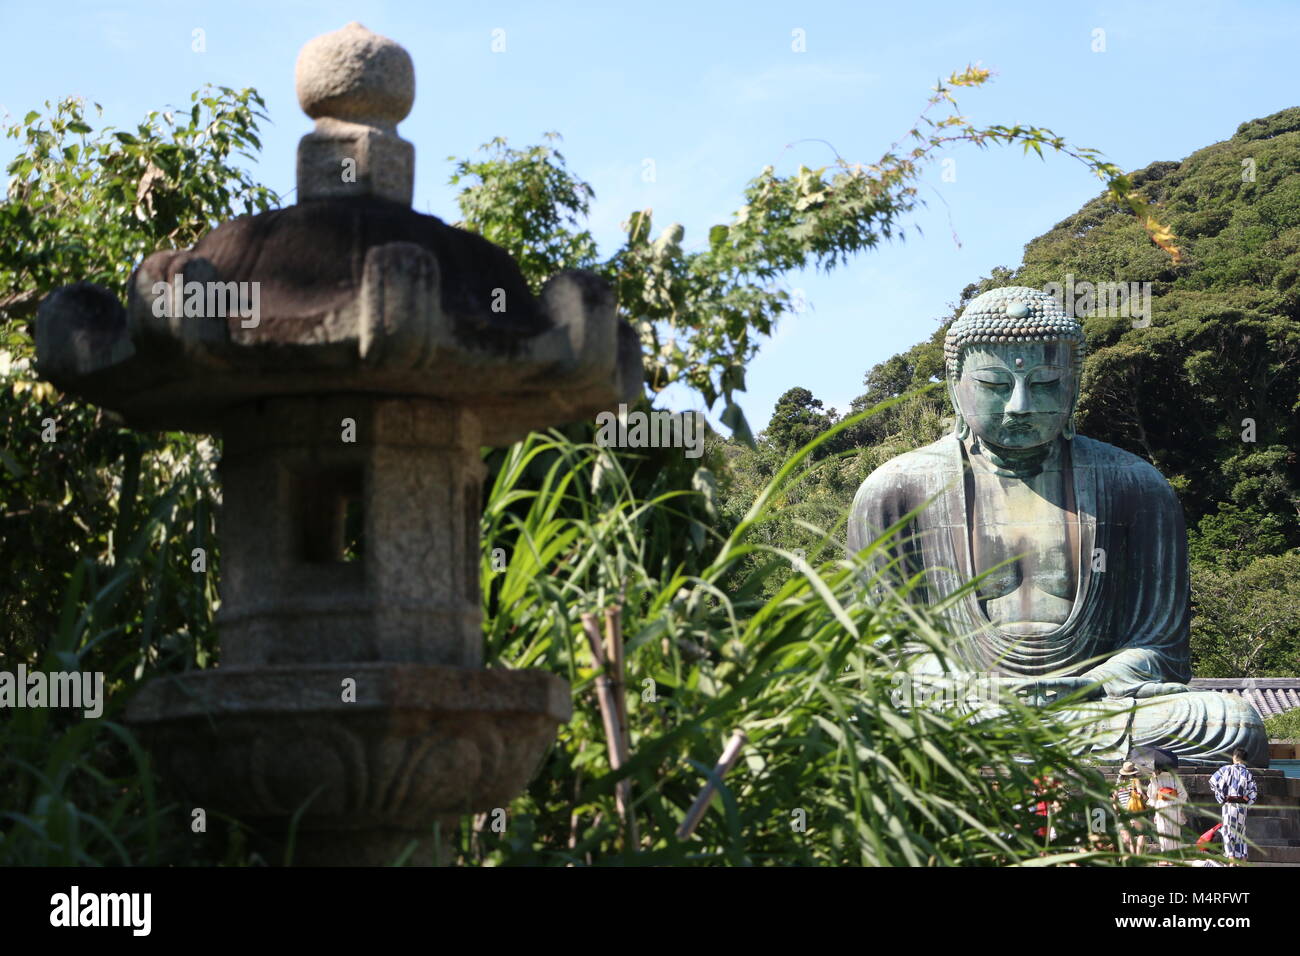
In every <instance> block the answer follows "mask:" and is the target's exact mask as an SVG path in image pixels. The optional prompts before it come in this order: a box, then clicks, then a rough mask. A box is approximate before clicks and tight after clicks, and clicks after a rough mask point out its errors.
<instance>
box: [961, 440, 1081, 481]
mask: <svg viewBox="0 0 1300 956" xmlns="http://www.w3.org/2000/svg"><path fill="white" fill-rule="evenodd" d="M963 444H964V445H965V446H966V454H967V456H968V458H969V459H970V460H971V461H973V462H974V461H979V460H983V462H984V463H986V464H987V466H988V468H989V469H990V470H991V471H993V473H994V474H996V475H999V476H1001V477H1003V478H1019V479H1021V480H1028V479H1030V478H1033V477H1034V476H1035V475H1038V474H1041V473H1042V471H1043V470H1044V469H1045V468H1046V467H1047V465H1048V463H1049V462H1052V461H1055V459H1056V457H1057V446H1058V444H1059V441H1058V440H1057V439H1053V440H1052V441H1049V442H1047V444H1045V445H1038V446H1037V447H1035V448H1003V447H1001V446H1000V445H992V444H990V443H988V442H986V441H982V440H980V439H978V438H976V437H975V436H974V435H971V436H970V437H969V438H967V439H965V441H964V442H963Z"/></svg>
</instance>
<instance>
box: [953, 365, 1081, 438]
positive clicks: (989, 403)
mask: <svg viewBox="0 0 1300 956" xmlns="http://www.w3.org/2000/svg"><path fill="white" fill-rule="evenodd" d="M962 354H963V361H962V363H961V377H960V378H959V379H958V381H957V382H956V383H955V385H954V387H953V393H954V400H955V401H956V403H957V407H958V410H959V413H960V414H961V416H962V417H963V418H964V419H965V420H966V424H967V425H969V426H970V430H971V432H972V434H974V435H975V436H976V437H977V438H978V439H979V440H980V441H981V442H985V443H987V444H989V445H992V446H994V447H997V448H1007V449H1022V448H1036V447H1038V446H1040V445H1045V444H1047V443H1048V442H1050V441H1052V440H1053V439H1054V438H1056V436H1057V435H1059V434H1061V431H1062V429H1063V428H1064V427H1065V423H1066V421H1067V420H1068V419H1069V417H1070V412H1071V410H1072V409H1073V407H1074V399H1075V393H1076V389H1077V387H1078V378H1077V376H1076V374H1075V371H1074V369H1073V367H1072V366H1071V361H1070V360H1071V346H1070V344H1069V343H1068V342H1024V343H1014V344H1006V345H973V346H969V347H967V348H966V349H964V350H963V353H962Z"/></svg>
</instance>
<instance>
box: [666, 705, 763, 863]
mask: <svg viewBox="0 0 1300 956" xmlns="http://www.w3.org/2000/svg"><path fill="white" fill-rule="evenodd" d="M748 741H749V738H748V737H746V736H745V732H744V731H743V730H737V731H736V732H735V733H733V734H732V735H731V739H730V740H728V741H727V746H726V747H724V748H723V751H722V756H721V757H720V758H718V764H717V766H715V767H714V768H713V773H711V774H709V779H708V782H707V783H705V785H704V789H703V790H701V791H700V795H699V796H698V797H696V798H695V802H694V803H692V804H691V808H690V809H689V810H687V811H686V817H685V819H683V820H682V824H681V826H679V827H678V828H677V839H679V840H685V839H687V838H688V837H689V836H690V835H691V834H692V833H694V832H695V828H696V827H697V826H699V825H700V821H701V820H703V819H704V811H705V810H707V809H708V808H709V801H710V800H712V799H713V793H714V791H715V790H717V788H718V784H720V783H722V778H723V777H725V776H726V775H727V773H728V772H729V771H730V770H731V768H732V767H734V766H735V765H736V761H737V759H739V757H740V751H741V748H743V747H744V746H745V744H746V743H748Z"/></svg>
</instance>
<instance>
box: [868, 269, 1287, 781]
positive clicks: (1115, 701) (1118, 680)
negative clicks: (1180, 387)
mask: <svg viewBox="0 0 1300 956" xmlns="http://www.w3.org/2000/svg"><path fill="white" fill-rule="evenodd" d="M1083 349H1084V344H1083V329H1082V327H1081V326H1080V325H1079V323H1078V322H1077V321H1076V320H1075V319H1074V318H1073V317H1072V316H1069V315H1067V314H1066V313H1065V312H1064V311H1063V310H1062V309H1061V307H1060V305H1059V303H1058V302H1057V301H1056V300H1055V299H1054V298H1053V297H1052V296H1050V295H1048V294H1047V293H1045V292H1041V291H1038V290H1036V289H1029V288H1024V287H1008V288H1001V289H993V290H991V291H989V292H986V293H984V294H983V295H981V296H979V297H978V298H976V299H974V300H973V301H972V302H971V303H970V304H969V305H968V306H967V307H966V309H965V310H964V311H963V312H962V314H961V316H960V318H958V319H957V321H956V322H954V323H953V324H952V326H951V327H950V328H949V330H948V333H947V337H946V339H945V353H946V359H947V380H948V387H949V389H950V395H951V397H952V401H953V407H954V408H955V409H956V412H957V418H956V429H955V432H954V433H953V434H950V435H948V436H946V437H944V438H942V439H940V440H939V441H937V442H935V443H934V444H931V445H928V446H926V447H924V448H919V449H917V450H915V451H912V452H908V453H907V454H904V455H900V456H898V457H897V458H894V459H892V460H890V461H888V462H886V463H885V464H884V465H882V466H881V467H880V468H878V469H876V470H875V471H874V472H873V473H872V474H871V475H870V476H869V477H868V478H867V480H866V481H865V482H863V484H862V487H861V488H860V489H859V490H858V493H857V496H856V497H855V499H854V502H853V510H852V513H851V515H850V518H849V528H848V546H849V549H850V551H852V552H857V551H859V550H860V549H862V548H863V547H865V546H866V545H867V544H868V543H870V542H871V541H872V540H874V539H875V538H876V537H877V536H878V535H879V534H880V533H882V532H883V531H884V530H885V529H887V528H889V527H890V526H891V525H894V524H895V523H897V522H899V521H901V520H902V519H903V518H904V517H905V516H906V515H908V513H909V512H912V511H914V510H917V509H920V510H919V511H918V513H917V514H916V515H915V516H914V517H913V518H912V519H911V520H910V521H909V522H908V524H907V525H906V526H905V527H904V530H903V531H902V532H901V533H900V534H899V535H898V536H897V537H896V538H895V539H894V541H893V542H892V543H891V545H890V547H889V548H888V549H887V550H886V551H885V552H884V554H883V555H882V559H883V560H882V564H883V563H886V562H887V561H888V560H893V559H897V564H896V565H895V570H897V571H899V572H901V573H903V574H905V575H907V576H909V577H910V576H914V575H918V574H919V575H921V577H920V578H919V581H920V582H921V583H920V586H919V593H920V595H921V596H922V598H923V599H924V600H926V601H927V602H928V603H935V602H940V601H943V600H944V599H945V598H947V599H949V600H948V601H946V602H945V603H944V604H943V607H942V609H941V611H940V613H941V616H942V617H943V619H944V620H945V621H946V623H947V624H948V625H949V627H950V628H951V631H952V633H953V634H954V637H955V643H954V645H953V648H952V651H951V655H950V656H949V657H948V659H947V662H946V666H941V665H940V664H939V661H938V659H937V657H936V656H935V655H933V654H927V655H922V656H920V657H918V658H917V659H915V660H913V661H911V662H910V663H909V665H908V668H909V671H910V672H911V673H913V674H918V675H920V674H928V675H939V676H943V675H944V674H946V675H953V674H964V675H967V676H969V675H971V674H979V675H981V676H982V677H985V678H986V679H991V680H993V681H995V682H997V684H998V685H1000V686H1006V687H1008V688H1015V689H1016V690H1017V692H1020V693H1022V694H1023V693H1024V691H1025V689H1026V688H1030V689H1032V694H1033V696H1034V698H1035V699H1037V700H1040V701H1042V700H1047V699H1051V698H1053V697H1058V696H1072V701H1071V703H1070V704H1069V705H1068V706H1069V708H1070V710H1069V713H1071V714H1077V715H1079V716H1080V717H1081V718H1082V720H1081V721H1080V723H1081V724H1082V723H1084V722H1086V724H1087V727H1086V732H1084V733H1081V734H1080V735H1079V738H1078V739H1079V741H1080V746H1081V748H1082V749H1086V750H1089V751H1091V752H1092V753H1093V754H1094V755H1096V756H1098V757H1099V758H1103V759H1116V758H1118V757H1121V756H1123V755H1124V754H1125V753H1126V752H1127V751H1128V750H1129V749H1130V748H1131V747H1135V746H1143V745H1145V746H1156V747H1160V748H1162V749H1165V750H1169V751H1172V752H1174V753H1176V754H1178V755H1179V757H1180V759H1182V760H1183V761H1186V762H1192V763H1197V762H1209V761H1218V762H1221V761H1222V760H1223V759H1226V755H1228V754H1230V753H1231V752H1232V750H1233V748H1235V747H1244V748H1245V749H1246V751H1247V753H1248V754H1249V755H1250V762H1251V763H1254V764H1256V765H1266V764H1267V750H1268V740H1267V735H1266V734H1265V732H1264V726H1263V722H1262V721H1261V719H1260V717H1259V715H1258V714H1257V713H1256V712H1255V710H1254V708H1253V707H1251V706H1250V704H1249V703H1248V702H1247V701H1245V700H1243V699H1242V698H1240V697H1235V696H1231V695H1226V694H1219V693H1216V692H1213V691H1206V692H1198V691H1193V690H1191V689H1190V688H1189V687H1188V686H1187V681H1188V680H1189V679H1190V677H1191V668H1190V661H1189V652H1188V626H1189V617H1190V607H1189V600H1190V589H1189V583H1188V569H1187V537H1186V530H1185V528H1184V524H1183V512H1182V507H1181V505H1180V504H1179V502H1178V498H1177V497H1176V495H1175V494H1174V491H1173V489H1172V488H1171V487H1170V486H1169V483H1168V482H1166V481H1165V479H1164V478H1163V477H1162V476H1161V474H1160V473H1159V472H1158V471H1157V470H1156V469H1155V468H1154V467H1152V466H1151V465H1150V464H1149V463H1147V462H1146V461H1144V460H1142V459H1141V458H1138V457H1137V456H1135V455H1132V454H1130V453H1129V452H1126V451H1123V450H1122V449H1119V448H1116V447H1115V446H1113V445H1108V444H1105V443H1104V442H1099V441H1094V440H1092V439H1089V438H1085V437H1083V436H1076V435H1075V433H1074V421H1073V419H1074V411H1075V403H1076V401H1077V399H1078V392H1079V377H1080V372H1081V368H1082V361H1083ZM971 582H974V583H973V586H972V587H970V588H967V590H966V593H965V594H964V595H960V596H959V595H958V592H960V591H961V590H962V588H963V586H965V585H967V584H970V583H971Z"/></svg>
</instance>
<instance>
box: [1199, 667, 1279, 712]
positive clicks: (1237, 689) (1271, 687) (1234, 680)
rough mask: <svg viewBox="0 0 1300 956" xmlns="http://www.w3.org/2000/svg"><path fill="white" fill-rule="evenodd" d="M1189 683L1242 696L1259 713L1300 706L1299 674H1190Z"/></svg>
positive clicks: (1204, 688) (1202, 688)
mask: <svg viewBox="0 0 1300 956" xmlns="http://www.w3.org/2000/svg"><path fill="white" fill-rule="evenodd" d="M1191 687H1192V689H1193V690H1217V691H1218V692H1219V693H1221V694H1236V695H1237V696H1238V697H1244V698H1246V700H1248V701H1250V705H1251V706H1252V707H1254V708H1255V709H1256V710H1257V711H1259V713H1260V716H1262V717H1272V716H1274V715H1276V714H1281V713H1283V712H1285V711H1288V710H1291V709H1293V708H1296V707H1300V677H1193V678H1192V681H1191Z"/></svg>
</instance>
